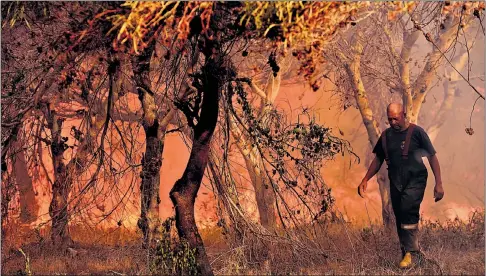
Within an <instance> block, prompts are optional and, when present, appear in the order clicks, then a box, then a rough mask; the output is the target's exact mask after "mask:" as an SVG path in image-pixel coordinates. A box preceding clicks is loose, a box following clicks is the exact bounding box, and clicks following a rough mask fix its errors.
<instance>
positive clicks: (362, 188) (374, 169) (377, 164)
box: [358, 155, 383, 197]
mask: <svg viewBox="0 0 486 276" xmlns="http://www.w3.org/2000/svg"><path fill="white" fill-rule="evenodd" d="M382 164H383V159H380V158H378V156H376V155H375V158H374V159H373V161H372V162H371V164H370V167H369V168H368V172H367V173H366V175H365V177H364V178H363V180H362V181H361V184H359V186H358V194H359V195H360V196H361V197H364V193H366V188H367V187H368V180H370V179H371V178H372V177H373V176H375V174H376V173H378V171H379V170H380V168H381V165H382Z"/></svg>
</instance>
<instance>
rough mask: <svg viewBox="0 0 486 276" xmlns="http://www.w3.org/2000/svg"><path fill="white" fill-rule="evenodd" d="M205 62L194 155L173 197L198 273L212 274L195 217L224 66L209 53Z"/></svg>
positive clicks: (180, 226)
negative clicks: (193, 253)
mask: <svg viewBox="0 0 486 276" xmlns="http://www.w3.org/2000/svg"><path fill="white" fill-rule="evenodd" d="M205 54H206V53H205ZM206 59H207V61H206V62H207V63H206V65H205V66H204V67H203V68H202V74H203V79H204V80H203V91H204V93H203V100H202V105H201V115H200V117H199V119H198V123H197V125H196V126H195V127H194V138H193V144H192V149H191V154H190V156H189V161H188V163H187V166H186V169H185V171H184V173H183V175H182V177H181V178H180V179H179V180H177V182H176V183H175V185H174V187H173V188H172V190H171V191H170V198H171V200H172V202H173V203H174V206H175V211H176V226H177V230H178V233H179V237H180V238H181V239H184V240H187V242H188V243H189V245H190V247H191V248H195V249H196V261H197V270H198V273H201V274H203V275H212V274H213V272H212V270H211V266H210V264H209V260H208V257H207V255H206V250H205V248H204V244H203V241H202V239H201V236H200V235H199V232H198V229H197V225H196V220H195V217H194V203H195V200H196V196H197V193H198V191H199V187H200V186H201V181H202V178H203V175H204V170H205V169H206V165H207V163H208V157H209V149H210V142H211V138H212V135H213V132H214V129H215V127H216V123H217V121H218V112H219V94H220V89H221V84H220V80H219V79H218V77H217V76H218V75H220V74H221V71H222V70H221V66H220V65H219V64H217V63H216V62H217V61H215V60H213V58H211V53H210V54H206Z"/></svg>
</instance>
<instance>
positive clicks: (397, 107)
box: [386, 103, 403, 113]
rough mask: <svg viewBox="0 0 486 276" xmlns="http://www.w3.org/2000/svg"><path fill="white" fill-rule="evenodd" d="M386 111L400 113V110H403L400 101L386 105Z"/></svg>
mask: <svg viewBox="0 0 486 276" xmlns="http://www.w3.org/2000/svg"><path fill="white" fill-rule="evenodd" d="M386 112H387V113H390V112H392V113H400V112H403V105H402V104H400V103H391V104H389V105H388V107H387V108H386Z"/></svg>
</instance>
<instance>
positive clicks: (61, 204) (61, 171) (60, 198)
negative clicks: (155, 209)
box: [47, 108, 71, 244]
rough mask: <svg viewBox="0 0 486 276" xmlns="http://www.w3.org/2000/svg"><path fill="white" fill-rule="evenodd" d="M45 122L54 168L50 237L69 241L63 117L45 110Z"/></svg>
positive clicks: (67, 186) (50, 209) (54, 239)
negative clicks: (62, 130)
mask: <svg viewBox="0 0 486 276" xmlns="http://www.w3.org/2000/svg"><path fill="white" fill-rule="evenodd" d="M47 123H48V126H49V129H50V130H51V136H52V140H51V145H50V146H51V153H52V164H53V168H54V183H53V185H52V200H51V204H50V206H49V215H50V216H51V219H52V229H51V239H52V241H53V242H54V243H55V244H59V243H62V244H64V243H66V242H70V241H71V238H70V236H69V234H68V233H67V229H66V228H67V224H68V217H69V214H68V196H69V192H70V188H71V187H70V186H69V185H68V184H69V183H71V181H70V180H69V179H68V173H67V169H66V165H64V162H63V155H64V151H65V150H66V144H65V140H63V139H62V138H63V137H62V136H61V129H62V124H63V119H61V118H59V117H58V116H57V115H56V111H54V110H50V109H49V108H48V111H47Z"/></svg>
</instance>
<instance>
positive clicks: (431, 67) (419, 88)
mask: <svg viewBox="0 0 486 276" xmlns="http://www.w3.org/2000/svg"><path fill="white" fill-rule="evenodd" d="M458 22H459V18H453V17H451V16H448V18H447V20H446V21H445V23H444V26H445V27H444V29H443V30H442V31H441V33H440V36H439V37H438V38H437V39H436V40H435V41H434V43H435V46H433V50H432V52H430V54H429V55H428V59H427V63H426V64H425V66H424V69H423V70H422V72H420V74H419V75H418V76H417V79H416V80H415V83H414V85H413V97H414V98H413V107H412V114H411V116H410V122H411V123H415V124H416V123H417V121H418V115H419V113H420V109H421V108H422V104H423V103H424V101H425V96H426V95H427V92H428V91H429V89H430V85H431V83H432V81H433V80H434V77H435V70H436V69H437V68H438V67H439V66H440V65H441V63H442V60H443V54H442V53H444V52H445V51H446V50H447V49H448V48H449V47H451V45H452V43H454V41H455V38H456V34H457V32H459V29H458V28H457V25H456V24H457V23H458ZM463 24H464V27H463V28H462V30H463V31H464V32H465V31H466V30H467V28H468V27H469V26H470V24H467V22H466V23H463Z"/></svg>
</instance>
